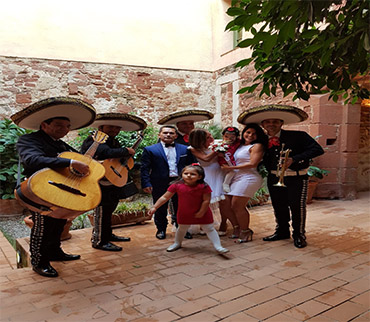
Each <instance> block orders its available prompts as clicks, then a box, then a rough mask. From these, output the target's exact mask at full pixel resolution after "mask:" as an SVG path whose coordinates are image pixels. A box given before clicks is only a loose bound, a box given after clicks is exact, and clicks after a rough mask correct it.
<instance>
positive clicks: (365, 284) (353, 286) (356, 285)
mask: <svg viewBox="0 0 370 322" xmlns="http://www.w3.org/2000/svg"><path fill="white" fill-rule="evenodd" d="M369 285H370V276H364V277H362V278H360V279H358V280H355V281H353V282H350V283H348V284H346V285H344V286H343V288H344V289H346V290H349V291H351V292H354V293H357V294H359V293H363V292H366V291H367V290H369Z"/></svg>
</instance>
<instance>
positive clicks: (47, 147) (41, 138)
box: [11, 97, 100, 277]
mask: <svg viewBox="0 0 370 322" xmlns="http://www.w3.org/2000/svg"><path fill="white" fill-rule="evenodd" d="M95 115H96V112H95V109H94V107H93V106H91V105H90V104H88V103H86V102H84V101H81V100H78V99H74V98H68V97H56V98H48V99H45V100H42V101H39V102H37V103H35V104H32V105H30V106H29V107H27V108H26V109H24V110H22V111H20V112H18V113H16V114H14V115H12V116H11V119H12V120H13V122H14V123H15V124H17V125H18V126H20V127H22V128H25V129H31V130H38V131H37V132H33V133H30V134H25V135H23V136H21V137H20V138H19V140H18V143H17V151H18V154H19V157H20V160H21V162H22V164H23V167H24V175H25V176H26V177H31V176H32V175H33V174H35V173H37V172H39V170H41V169H44V168H51V169H63V168H71V170H74V171H77V172H78V173H79V174H81V175H82V176H83V175H86V174H87V173H88V172H89V166H88V165H87V164H86V163H84V162H81V161H79V160H73V159H69V158H63V157H58V155H59V154H60V153H62V152H65V151H74V152H77V151H75V150H74V149H73V148H72V147H71V146H69V145H68V144H66V143H65V142H63V141H61V140H60V139H61V138H62V137H64V136H65V135H66V134H67V133H68V132H69V131H70V130H76V129H79V128H83V127H86V126H88V125H89V124H91V123H92V122H93V121H94V119H95ZM43 188H44V189H45V190H47V189H48V187H46V186H45V187H43ZM99 195H100V192H99ZM28 201H29V202H31V203H32V201H30V200H28ZM33 205H34V206H35V207H36V209H35V208H31V209H34V211H31V214H32V221H33V227H32V229H31V236H30V253H31V264H32V269H33V270H34V271H35V272H36V273H38V274H40V275H42V276H46V277H56V276H58V272H57V271H56V270H55V269H54V268H53V267H52V266H51V265H50V261H70V260H77V259H79V258H80V255H70V254H66V253H64V251H63V250H62V248H61V243H60V236H61V234H62V232H63V228H64V225H65V223H66V222H67V219H66V218H75V217H77V216H78V215H79V214H81V213H82V212H78V211H72V210H68V209H64V208H54V210H50V209H49V211H48V212H47V213H46V215H41V213H42V212H43V211H42V209H43V208H42V207H39V208H37V207H38V206H40V204H37V203H34V204H33ZM37 209H40V210H37Z"/></svg>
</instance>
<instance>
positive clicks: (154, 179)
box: [141, 125, 196, 239]
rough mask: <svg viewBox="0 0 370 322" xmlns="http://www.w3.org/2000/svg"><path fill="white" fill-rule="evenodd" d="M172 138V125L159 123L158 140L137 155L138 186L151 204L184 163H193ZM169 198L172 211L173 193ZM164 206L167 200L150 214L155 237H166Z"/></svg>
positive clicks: (173, 134)
mask: <svg viewBox="0 0 370 322" xmlns="http://www.w3.org/2000/svg"><path fill="white" fill-rule="evenodd" d="M176 137H177V133H176V128H175V127H174V126H171V125H165V126H162V127H161V128H160V130H159V143H157V144H154V145H151V146H148V147H146V148H144V151H143V154H142V157H141V186H142V188H143V190H144V192H146V193H150V194H152V197H153V203H155V202H156V201H157V200H158V199H159V198H160V197H161V196H162V195H163V194H164V193H165V192H166V191H167V188H168V186H169V185H170V183H171V182H172V181H174V180H176V179H177V178H178V177H179V176H180V175H181V171H182V169H183V168H184V167H185V166H186V165H188V164H191V163H193V162H196V159H195V158H194V156H193V155H192V154H191V152H190V150H188V148H187V146H185V145H182V144H178V143H175V142H174V141H175V139H176ZM172 201H173V206H174V211H175V213H176V212H177V196H176V195H175V196H174V197H173V198H172ZM167 207H168V203H166V204H164V205H163V206H162V207H160V208H159V209H158V210H157V211H156V212H155V215H154V223H155V225H156V227H157V233H156V237H157V238H158V239H165V238H166V229H167V224H168V220H167Z"/></svg>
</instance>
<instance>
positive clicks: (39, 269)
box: [32, 264, 58, 277]
mask: <svg viewBox="0 0 370 322" xmlns="http://www.w3.org/2000/svg"><path fill="white" fill-rule="evenodd" d="M32 269H33V270H34V271H35V272H36V273H37V274H39V275H41V276H46V277H57V276H58V272H57V271H56V270H55V269H54V268H53V267H52V266H51V265H50V264H46V265H37V266H33V267H32Z"/></svg>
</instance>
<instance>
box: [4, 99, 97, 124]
mask: <svg viewBox="0 0 370 322" xmlns="http://www.w3.org/2000/svg"><path fill="white" fill-rule="evenodd" d="M95 115H96V111H95V108H94V107H93V106H92V105H90V104H89V103H86V102H84V101H82V100H80V99H77V98H70V97H51V98H47V99H44V100H41V101H39V102H36V103H34V104H32V105H30V106H28V107H26V108H25V109H23V110H22V111H19V112H17V113H15V114H13V115H12V116H11V117H10V118H11V119H12V121H13V122H14V123H15V124H17V125H18V126H20V127H23V128H25V129H29V130H38V129H39V128H40V124H41V122H43V121H45V120H47V119H50V118H53V117H67V118H68V119H69V120H70V121H71V130H77V129H80V128H83V127H86V126H88V125H90V124H91V123H92V122H93V121H94V119H95Z"/></svg>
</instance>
